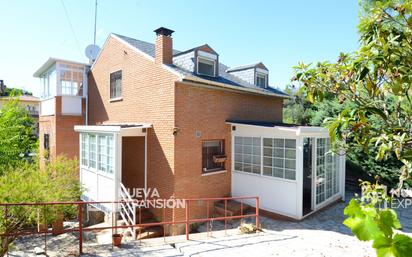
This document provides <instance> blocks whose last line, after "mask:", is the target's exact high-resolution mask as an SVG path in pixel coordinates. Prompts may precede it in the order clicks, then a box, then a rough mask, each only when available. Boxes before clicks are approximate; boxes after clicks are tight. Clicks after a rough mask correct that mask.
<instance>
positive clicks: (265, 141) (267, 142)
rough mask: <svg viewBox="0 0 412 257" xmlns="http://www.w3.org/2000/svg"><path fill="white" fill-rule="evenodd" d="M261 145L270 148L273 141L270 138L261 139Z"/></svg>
mask: <svg viewBox="0 0 412 257" xmlns="http://www.w3.org/2000/svg"><path fill="white" fill-rule="evenodd" d="M263 145H264V146H270V147H272V146H273V140H272V138H264V139H263Z"/></svg>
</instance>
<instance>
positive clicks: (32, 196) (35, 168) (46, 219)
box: [0, 157, 81, 256]
mask: <svg viewBox="0 0 412 257" xmlns="http://www.w3.org/2000/svg"><path fill="white" fill-rule="evenodd" d="M80 195H81V190H80V184H79V180H78V165H77V161H73V160H69V159H65V158H61V157H59V158H57V160H56V161H54V162H53V163H50V164H47V165H46V167H45V168H44V169H40V168H39V165H38V163H31V164H28V163H23V164H22V165H21V166H19V167H17V168H14V169H10V170H7V172H5V173H4V175H3V176H0V203H24V202H26V203H39V202H51V201H54V202H56V201H77V200H78V199H79V197H80ZM5 211H6V210H5V208H4V207H0V234H3V233H6V232H7V233H16V232H19V231H21V230H23V229H27V228H30V227H34V226H35V225H36V224H38V223H41V224H50V223H51V222H53V221H54V220H56V219H57V218H58V216H59V214H61V213H63V214H64V215H65V217H70V216H73V215H74V214H75V213H76V206H70V205H59V206H46V207H45V206H9V207H8V209H7V219H5V217H6V213H5ZM15 238H16V237H14V236H8V237H5V236H0V256H4V254H5V253H6V252H7V249H8V248H9V246H10V244H11V243H12V242H13V241H14V240H15Z"/></svg>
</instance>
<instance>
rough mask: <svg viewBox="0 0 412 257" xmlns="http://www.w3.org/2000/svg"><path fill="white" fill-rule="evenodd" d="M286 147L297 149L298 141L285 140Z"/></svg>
mask: <svg viewBox="0 0 412 257" xmlns="http://www.w3.org/2000/svg"><path fill="white" fill-rule="evenodd" d="M285 147H286V148H292V149H295V148H296V140H295V139H285Z"/></svg>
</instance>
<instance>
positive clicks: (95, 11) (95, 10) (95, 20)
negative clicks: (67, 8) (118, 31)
mask: <svg viewBox="0 0 412 257" xmlns="http://www.w3.org/2000/svg"><path fill="white" fill-rule="evenodd" d="M96 22H97V0H96V1H95V6H94V38H93V44H94V45H95V44H96Z"/></svg>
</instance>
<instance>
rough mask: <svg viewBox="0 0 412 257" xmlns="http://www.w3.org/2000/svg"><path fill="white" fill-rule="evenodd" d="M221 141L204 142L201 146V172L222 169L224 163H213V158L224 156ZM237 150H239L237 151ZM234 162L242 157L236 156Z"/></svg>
mask: <svg viewBox="0 0 412 257" xmlns="http://www.w3.org/2000/svg"><path fill="white" fill-rule="evenodd" d="M223 149H224V147H223V140H209V141H204V142H203V145H202V171H203V172H208V171H215V170H221V169H224V162H215V159H214V158H213V157H214V156H217V155H223V154H224V150H223ZM238 150H239V149H238ZM237 156H238V157H237V160H236V161H242V160H239V159H240V158H241V157H242V156H241V154H239V155H237Z"/></svg>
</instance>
